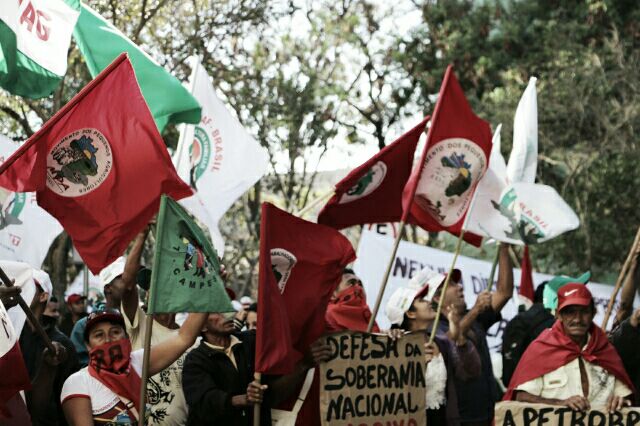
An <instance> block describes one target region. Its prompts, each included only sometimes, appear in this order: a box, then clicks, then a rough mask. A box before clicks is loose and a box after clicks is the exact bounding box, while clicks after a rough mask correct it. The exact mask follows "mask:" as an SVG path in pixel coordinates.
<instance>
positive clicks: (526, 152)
mask: <svg viewBox="0 0 640 426" xmlns="http://www.w3.org/2000/svg"><path fill="white" fill-rule="evenodd" d="M537 166H538V99H537V95H536V78H535V77H531V78H530V79H529V84H528V85H527V88H526V89H525V91H524V93H523V94H522V98H520V102H518V108H517V109H516V116H515V117H514V119H513V148H511V155H510V156H509V164H508V165H507V178H508V181H509V183H514V182H526V183H534V182H535V180H536V168H537Z"/></svg>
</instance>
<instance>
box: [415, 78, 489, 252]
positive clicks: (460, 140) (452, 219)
mask: <svg viewBox="0 0 640 426" xmlns="http://www.w3.org/2000/svg"><path fill="white" fill-rule="evenodd" d="M490 153H491V128H490V126H489V123H487V122H486V121H484V120H481V119H480V118H478V117H477V116H476V115H475V114H474V113H473V111H472V110H471V107H470V106H469V103H468V102H467V99H466V98H465V96H464V93H463V92H462V89H461V88H460V84H459V83H458V80H456V77H455V75H454V74H453V68H452V66H451V65H449V67H448V68H447V72H446V74H445V76H444V80H443V82H442V87H441V88H440V95H439V97H438V102H437V104H436V107H435V111H434V114H433V120H432V121H431V127H430V128H429V133H428V134H427V142H426V144H425V148H424V151H423V152H422V157H421V159H420V163H419V164H418V166H417V167H415V168H414V170H413V173H412V174H411V177H410V178H409V182H408V183H407V185H406V186H405V188H404V192H403V194H402V204H403V212H404V213H403V216H402V220H403V221H405V222H408V223H413V224H416V225H418V226H420V227H422V228H424V229H425V230H427V231H431V232H438V231H448V232H450V233H452V234H455V235H459V234H460V231H461V229H462V225H463V222H464V218H465V216H466V213H467V210H468V208H469V204H470V203H471V200H472V198H473V193H474V191H475V188H476V186H477V184H478V182H479V181H480V178H481V177H482V176H483V175H484V172H485V171H486V170H487V166H488V164H489V155H490ZM465 240H467V241H468V242H470V243H472V244H476V245H479V244H480V242H481V241H482V238H481V237H479V236H477V235H474V234H469V233H465Z"/></svg>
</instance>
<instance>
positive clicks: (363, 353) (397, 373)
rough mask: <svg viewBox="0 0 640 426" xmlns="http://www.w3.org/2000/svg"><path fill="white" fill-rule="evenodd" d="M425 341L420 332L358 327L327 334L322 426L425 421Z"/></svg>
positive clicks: (411, 425)
mask: <svg viewBox="0 0 640 426" xmlns="http://www.w3.org/2000/svg"><path fill="white" fill-rule="evenodd" d="M424 342H425V335H424V332H417V333H412V334H408V335H405V336H404V337H402V338H401V339H398V340H396V341H393V340H391V339H390V338H389V337H388V336H385V335H380V334H368V333H357V332H343V333H336V334H331V335H329V336H327V343H328V344H329V346H331V349H332V355H331V358H330V360H329V361H328V362H325V363H322V364H321V365H320V415H321V417H322V424H323V426H325V425H331V426H384V425H387V424H393V425H397V426H400V425H402V426H418V425H420V426H422V425H424V424H425V423H426V414H425V409H426V401H425V392H426V391H425V388H426V383H425V362H424ZM387 422H389V423H387Z"/></svg>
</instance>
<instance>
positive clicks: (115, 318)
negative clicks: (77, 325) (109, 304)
mask: <svg viewBox="0 0 640 426" xmlns="http://www.w3.org/2000/svg"><path fill="white" fill-rule="evenodd" d="M105 321H107V322H111V323H115V324H120V325H121V326H122V328H125V325H124V317H123V316H122V314H121V313H120V311H118V310H117V309H105V310H101V311H95V312H91V313H90V314H89V316H88V317H87V322H86V325H85V328H84V340H85V341H87V342H88V341H89V333H90V332H91V330H92V329H93V327H94V326H95V325H96V324H98V323H101V322H105Z"/></svg>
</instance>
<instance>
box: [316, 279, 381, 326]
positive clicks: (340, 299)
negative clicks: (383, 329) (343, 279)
mask: <svg viewBox="0 0 640 426" xmlns="http://www.w3.org/2000/svg"><path fill="white" fill-rule="evenodd" d="M370 319H371V310H370V309H369V306H367V301H366V298H365V295H364V290H363V289H362V287H361V286H359V285H353V286H351V287H349V288H347V289H344V290H342V291H341V292H340V293H338V295H337V296H336V297H335V298H333V299H331V301H330V302H329V306H327V315H326V321H327V328H328V329H329V331H342V330H354V331H367V326H368V325H369V320H370ZM371 331H373V332H374V333H378V332H380V329H379V328H378V326H377V325H376V324H374V326H373V329H372V330H371Z"/></svg>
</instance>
